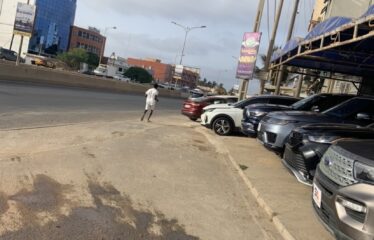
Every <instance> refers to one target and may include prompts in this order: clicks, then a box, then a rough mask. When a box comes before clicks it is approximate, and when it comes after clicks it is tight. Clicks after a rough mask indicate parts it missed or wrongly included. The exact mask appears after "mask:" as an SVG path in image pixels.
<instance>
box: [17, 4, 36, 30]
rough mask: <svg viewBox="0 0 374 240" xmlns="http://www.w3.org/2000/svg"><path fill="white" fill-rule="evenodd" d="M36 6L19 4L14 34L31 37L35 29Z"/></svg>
mask: <svg viewBox="0 0 374 240" xmlns="http://www.w3.org/2000/svg"><path fill="white" fill-rule="evenodd" d="M34 19H35V6H34V5H29V4H26V3H18V5H17V12H16V19H15V21H14V34H19V35H23V36H28V37H31V35H32V31H33V28H34Z"/></svg>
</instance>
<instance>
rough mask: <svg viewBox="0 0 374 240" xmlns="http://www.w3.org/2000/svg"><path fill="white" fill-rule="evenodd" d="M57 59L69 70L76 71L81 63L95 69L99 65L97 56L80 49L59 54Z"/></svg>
mask: <svg viewBox="0 0 374 240" xmlns="http://www.w3.org/2000/svg"><path fill="white" fill-rule="evenodd" d="M57 59H59V60H61V61H63V62H64V63H66V64H67V65H68V66H69V67H70V68H72V69H75V70H78V69H79V67H80V64H81V63H87V64H88V65H90V66H94V67H96V66H97V65H99V56H97V55H96V54H95V53H90V52H86V50H84V49H82V48H74V49H72V50H70V51H69V52H65V53H62V54H59V55H58V56H57Z"/></svg>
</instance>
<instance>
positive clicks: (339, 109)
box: [323, 98, 374, 118]
mask: <svg viewBox="0 0 374 240" xmlns="http://www.w3.org/2000/svg"><path fill="white" fill-rule="evenodd" d="M373 103H374V100H371V99H364V98H354V99H351V100H348V101H345V102H343V103H342V104H339V105H338V106H336V107H333V108H330V109H328V110H326V111H325V112H323V113H324V114H326V115H328V116H332V117H338V118H347V117H349V116H352V115H354V114H356V113H359V112H361V111H365V110H366V109H369V108H371V106H372V105H373Z"/></svg>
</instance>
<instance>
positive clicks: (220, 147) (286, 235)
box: [194, 128, 296, 240]
mask: <svg viewBox="0 0 374 240" xmlns="http://www.w3.org/2000/svg"><path fill="white" fill-rule="evenodd" d="M194 129H195V131H197V132H199V133H201V134H203V135H204V136H205V137H206V138H207V139H208V141H209V142H210V143H211V144H212V145H214V146H215V147H216V148H217V151H218V152H219V153H222V154H226V155H227V156H228V158H229V159H230V163H231V164H232V166H233V167H234V168H235V170H236V171H237V172H238V173H239V176H240V177H241V178H242V180H243V181H244V183H245V185H246V186H247V187H248V189H249V190H250V192H251V194H252V195H253V196H254V198H255V199H256V202H257V204H258V205H259V206H260V207H261V208H262V209H263V210H264V211H265V213H266V214H267V215H268V217H269V219H270V221H271V222H272V223H273V224H274V226H275V228H276V229H277V230H278V232H279V234H280V235H281V236H282V237H283V239H284V240H296V238H295V237H294V236H292V234H291V233H290V232H289V231H288V230H287V228H286V226H285V225H284V224H283V223H282V221H281V220H280V219H279V217H278V216H277V214H276V213H275V211H273V209H271V207H270V206H269V205H268V204H267V203H266V201H265V200H264V199H263V198H262V197H261V196H260V194H259V192H258V190H257V189H256V188H255V187H254V186H253V184H252V182H251V181H250V180H249V179H248V178H247V176H246V175H245V174H244V172H243V171H242V170H241V169H240V166H239V164H238V163H237V162H236V161H235V159H234V158H233V157H232V156H231V154H230V151H229V150H228V149H227V148H226V146H225V145H224V144H222V143H221V142H219V140H217V139H214V138H212V136H210V135H209V134H207V132H206V131H204V130H205V129H200V128H194Z"/></svg>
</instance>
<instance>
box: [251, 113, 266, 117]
mask: <svg viewBox="0 0 374 240" xmlns="http://www.w3.org/2000/svg"><path fill="white" fill-rule="evenodd" d="M266 114H267V113H266V112H249V116H250V117H262V116H265V115H266Z"/></svg>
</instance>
